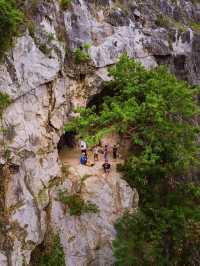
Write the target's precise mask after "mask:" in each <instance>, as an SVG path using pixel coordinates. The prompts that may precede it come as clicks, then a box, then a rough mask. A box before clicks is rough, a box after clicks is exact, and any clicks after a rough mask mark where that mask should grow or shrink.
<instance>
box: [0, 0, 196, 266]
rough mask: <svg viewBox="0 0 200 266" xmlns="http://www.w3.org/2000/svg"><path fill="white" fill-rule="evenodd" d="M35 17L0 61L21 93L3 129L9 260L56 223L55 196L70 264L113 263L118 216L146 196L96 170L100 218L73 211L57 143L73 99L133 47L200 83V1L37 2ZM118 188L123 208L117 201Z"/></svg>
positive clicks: (2, 257) (12, 88) (16, 263)
mask: <svg viewBox="0 0 200 266" xmlns="http://www.w3.org/2000/svg"><path fill="white" fill-rule="evenodd" d="M193 2H194V3H193ZM33 22H34V25H35V28H34V34H33V32H32V31H31V30H30V29H29V30H28V29H27V30H26V31H25V33H24V34H23V36H21V37H19V38H17V40H16V43H15V45H14V47H13V49H12V51H10V52H9V53H8V54H7V56H6V58H5V61H4V62H3V63H2V64H1V65H0V91H1V92H5V93H7V94H8V95H9V96H10V98H11V99H12V103H11V104H10V105H9V107H8V108H7V109H6V110H5V111H4V113H3V119H2V123H1V128H3V131H2V130H1V131H0V145H1V146H0V147H1V149H0V168H1V169H2V171H0V173H1V175H2V176H1V178H0V180H3V181H2V184H1V185H0V188H1V187H2V188H3V193H1V194H0V197H2V199H0V202H1V203H0V204H1V205H2V206H0V207H1V208H2V209H3V210H4V216H5V217H3V223H4V225H0V227H1V226H3V230H2V233H1V229H0V235H1V234H4V237H1V240H0V265H2V266H4V265H5V266H7V265H9V266H10V265H12V266H21V265H23V263H27V264H28V263H29V262H30V257H31V252H32V251H33V250H34V248H35V247H36V246H37V245H39V244H40V243H41V242H42V241H43V238H44V235H45V232H46V228H47V225H48V222H50V221H49V220H48V217H47V211H46V208H47V206H48V205H49V203H50V202H51V204H52V206H53V211H52V221H51V222H52V223H53V225H54V228H56V229H57V230H59V232H60V235H61V241H62V244H63V246H64V250H65V254H66V261H67V265H70V266H71V265H73V266H75V265H77V266H82V265H112V264H113V257H112V252H111V240H112V239H113V236H114V234H115V232H114V227H113V224H114V222H115V220H116V219H117V217H119V216H120V215H122V213H123V211H124V210H125V208H131V205H132V204H133V203H134V202H135V203H136V202H137V200H135V201H134V199H133V194H134V193H136V192H133V191H132V190H131V189H130V188H129V187H127V185H126V183H125V182H124V181H122V180H120V179H119V177H118V176H115V177H113V179H112V180H110V181H109V182H110V183H109V182H108V181H107V180H105V179H97V177H95V175H93V176H92V177H91V178H88V179H87V180H86V181H85V185H84V188H83V194H84V196H85V197H86V198H87V197H89V198H90V199H91V200H93V201H94V202H95V203H96V204H97V205H99V207H100V210H101V211H100V214H99V216H98V215H96V216H91V215H89V214H86V215H83V216H81V217H80V218H74V217H70V216H69V214H66V215H64V213H63V210H62V206H61V204H60V203H58V202H57V201H56V200H55V199H54V198H55V194H56V191H57V189H58V188H57V187H53V188H51V189H50V188H49V185H50V184H52V181H53V180H55V179H56V178H59V177H61V176H62V172H61V162H60V160H59V156H58V151H57V143H58V141H59V139H60V137H61V135H62V134H63V125H64V124H65V123H67V121H68V119H69V116H70V114H71V112H72V110H73V108H74V107H76V106H78V105H83V106H84V105H86V104H87V103H88V101H89V100H90V99H91V97H92V96H93V95H95V94H97V93H99V92H100V91H101V86H102V83H103V81H105V80H108V79H109V77H108V75H107V67H108V66H110V65H113V64H115V63H116V62H117V60H118V57H119V56H120V55H121V54H122V53H124V52H127V53H128V55H129V56H130V57H132V58H136V59H137V60H139V61H141V63H143V64H144V65H145V67H154V66H157V65H158V64H161V63H164V64H167V65H169V66H170V68H171V69H172V71H173V72H174V73H175V74H176V75H177V76H178V77H179V78H181V79H184V80H187V81H189V82H190V83H192V84H199V81H200V51H199V49H200V48H199V40H200V33H199V28H198V23H199V22H200V4H199V3H195V1H186V0H179V1H168V0H160V1H153V0H152V1H151V0H150V1H128V0H124V1H107V0H98V1H97V0H94V1H91V0H90V1H85V0H75V1H72V2H71V4H70V7H69V8H68V9H67V10H62V9H61V8H60V6H59V1H56V0H52V1H38V3H37V12H36V14H35V15H34V16H33ZM50 37H51V38H50ZM86 44H87V45H86ZM88 44H89V45H88ZM85 46H86V48H84V47H85ZM76 48H80V49H82V50H81V51H84V52H85V53H88V54H89V56H90V58H91V61H90V62H89V63H85V62H82V63H80V64H76V63H75V62H74V53H73V51H74V50H75V49H76ZM77 169H78V168H77ZM77 169H76V170H77ZM77 171H78V170H77ZM81 175H83V173H82V174H81ZM77 178H78V177H77V175H76V174H75V173H74V174H72V175H71V177H70V179H69V180H68V181H65V182H64V183H63V184H62V185H60V186H61V188H67V189H70V186H72V184H73V182H76V180H77ZM44 190H45V195H46V197H45V200H43V201H42V202H41V198H40V195H41V191H44ZM91 192H94V194H91ZM2 195H3V196H2ZM89 195H90V196H89ZM102 196H103V198H102ZM119 196H120V203H119V204H120V206H121V207H120V208H119V204H118V203H117V204H116V202H115V200H118V197H119ZM0 213H1V212H0ZM4 226H5V229H4ZM69 230H70V233H69ZM66 239H67V240H66ZM70 239H72V240H70ZM80 243H81V244H80ZM80 245H81V246H80ZM73 254H75V256H74V255H73ZM81 254H84V255H83V256H82V255H81ZM101 254H103V255H102V256H101ZM80 256H82V257H81V258H80ZM67 257H68V258H67ZM90 259H91V261H90Z"/></svg>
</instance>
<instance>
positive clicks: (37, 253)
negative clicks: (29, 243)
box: [30, 241, 47, 266]
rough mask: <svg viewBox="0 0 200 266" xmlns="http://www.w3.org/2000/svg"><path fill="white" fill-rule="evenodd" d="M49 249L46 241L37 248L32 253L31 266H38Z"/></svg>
mask: <svg viewBox="0 0 200 266" xmlns="http://www.w3.org/2000/svg"><path fill="white" fill-rule="evenodd" d="M46 250H47V247H46V245H45V243H44V241H43V242H42V243H41V244H39V245H38V246H36V247H35V249H34V250H33V251H32V252H31V259H30V266H38V262H39V259H40V258H41V257H42V256H43V254H44V253H45V252H46Z"/></svg>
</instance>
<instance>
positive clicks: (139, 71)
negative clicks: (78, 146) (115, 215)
mask: <svg viewBox="0 0 200 266" xmlns="http://www.w3.org/2000/svg"><path fill="white" fill-rule="evenodd" d="M109 73H110V75H111V76H112V78H113V80H112V81H110V82H109V83H108V84H107V89H108V90H112V94H114V96H112V97H109V96H107V97H105V98H104V99H103V100H102V105H101V107H100V108H98V112H96V110H95V107H93V108H90V109H88V108H86V109H83V108H82V109H80V110H78V111H79V112H80V116H77V117H76V118H75V119H74V120H73V121H72V122H71V123H70V124H68V125H66V130H75V131H77V132H79V133H80V134H81V136H82V137H85V139H86V140H87V141H88V143H90V144H91V145H93V144H95V143H98V142H99V140H100V138H101V137H102V136H103V135H104V134H105V133H107V132H108V131H115V132H117V133H119V134H120V135H121V136H122V137H126V138H128V139H129V140H130V141H131V145H130V149H129V157H128V158H126V162H125V164H124V165H123V166H122V167H121V170H122V172H123V176H124V179H126V180H127V182H128V183H129V184H130V185H131V186H136V188H137V190H138V192H139V195H140V206H139V211H138V212H137V213H136V214H130V213H126V214H125V215H124V216H123V217H122V218H121V219H120V220H119V221H118V222H117V223H116V229H117V236H116V239H115V241H114V242H113V252H114V255H115V257H116V265H120V266H126V265H127V266H130V265H160V266H164V265H198V264H195V263H197V260H199V258H200V241H199V239H200V208H199V203H200V188H199V185H198V184H195V183H194V181H193V180H192V178H189V176H190V175H191V172H192V171H193V172H194V173H195V171H196V168H197V165H198V153H199V149H198V146H197V136H198V132H199V127H198V125H197V123H196V122H195V121H196V120H195V119H196V117H197V116H198V115H199V107H198V105H197V101H196V98H197V97H195V96H196V95H197V93H198V91H199V90H198V89H197V88H193V87H191V86H189V85H188V84H187V83H186V82H184V81H180V80H177V79H176V77H175V76H174V75H172V74H171V73H170V72H169V71H168V70H167V68H166V67H164V66H161V67H158V68H155V69H150V70H146V69H145V68H144V67H143V66H142V65H141V64H139V63H137V62H135V61H133V60H130V59H129V58H128V56H127V55H123V56H122V57H121V59H120V60H119V62H118V63H117V64H116V66H115V67H113V68H111V69H110V70H109ZM108 95H111V94H110V93H109V91H108ZM184 263H185V264H184Z"/></svg>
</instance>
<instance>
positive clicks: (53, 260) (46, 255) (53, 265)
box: [34, 235, 65, 266]
mask: <svg viewBox="0 0 200 266" xmlns="http://www.w3.org/2000/svg"><path fill="white" fill-rule="evenodd" d="M51 241H52V242H51V244H50V247H48V248H47V249H46V250H44V251H43V253H41V254H40V255H39V256H37V257H35V258H34V265H37V266H65V255H64V251H63V247H62V245H61V243H60V237H59V236H58V235H53V236H52V239H51ZM41 252H42V251H41Z"/></svg>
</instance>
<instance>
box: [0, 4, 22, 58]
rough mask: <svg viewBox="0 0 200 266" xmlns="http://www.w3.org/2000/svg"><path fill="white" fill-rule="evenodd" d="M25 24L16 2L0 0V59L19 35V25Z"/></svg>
mask: <svg viewBox="0 0 200 266" xmlns="http://www.w3.org/2000/svg"><path fill="white" fill-rule="evenodd" d="M22 22H23V14H22V12H21V11H19V10H18V9H17V7H16V1H15V0H9V1H8V0H0V58H2V56H3V55H4V52H5V51H7V50H8V49H9V48H10V47H11V45H12V42H13V37H14V36H17V35H18V34H19V25H20V24H21V23H22Z"/></svg>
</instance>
